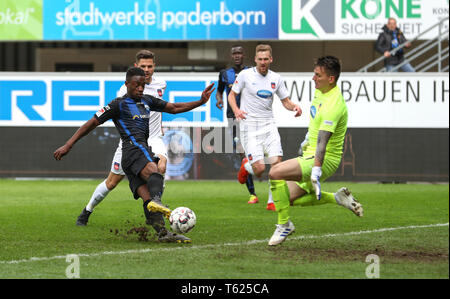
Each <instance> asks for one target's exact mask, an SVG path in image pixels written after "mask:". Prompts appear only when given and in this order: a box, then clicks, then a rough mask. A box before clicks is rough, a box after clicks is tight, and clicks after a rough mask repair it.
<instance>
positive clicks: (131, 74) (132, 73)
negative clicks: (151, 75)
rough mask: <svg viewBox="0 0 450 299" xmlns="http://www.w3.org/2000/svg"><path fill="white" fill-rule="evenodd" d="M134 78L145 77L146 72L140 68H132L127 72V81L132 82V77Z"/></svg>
mask: <svg viewBox="0 0 450 299" xmlns="http://www.w3.org/2000/svg"><path fill="white" fill-rule="evenodd" d="M134 76H142V77H145V72H144V70H143V69H141V68H139V67H130V68H129V69H128V70H127V75H126V80H127V81H130V80H131V78H132V77H134Z"/></svg>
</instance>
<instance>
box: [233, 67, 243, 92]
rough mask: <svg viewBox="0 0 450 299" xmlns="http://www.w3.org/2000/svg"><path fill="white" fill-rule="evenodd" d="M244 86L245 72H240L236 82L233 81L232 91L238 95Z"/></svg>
mask: <svg viewBox="0 0 450 299" xmlns="http://www.w3.org/2000/svg"><path fill="white" fill-rule="evenodd" d="M244 86H245V72H240V73H239V75H238V76H237V78H236V80H234V83H233V87H232V88H231V90H232V91H234V92H235V93H237V94H239V93H241V91H242V89H243V88H244Z"/></svg>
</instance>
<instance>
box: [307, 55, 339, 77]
mask: <svg viewBox="0 0 450 299" xmlns="http://www.w3.org/2000/svg"><path fill="white" fill-rule="evenodd" d="M317 66H319V67H323V68H324V70H325V73H326V74H327V75H328V76H334V77H335V78H336V80H335V82H337V81H338V79H339V76H340V74H341V62H340V61H339V59H338V58H336V57H334V56H323V57H320V58H318V59H317V60H316V62H315V63H314V67H317Z"/></svg>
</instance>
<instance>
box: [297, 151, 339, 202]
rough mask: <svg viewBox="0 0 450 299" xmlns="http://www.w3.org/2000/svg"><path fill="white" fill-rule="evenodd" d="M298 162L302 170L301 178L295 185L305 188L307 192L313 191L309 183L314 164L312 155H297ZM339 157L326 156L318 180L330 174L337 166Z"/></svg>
mask: <svg viewBox="0 0 450 299" xmlns="http://www.w3.org/2000/svg"><path fill="white" fill-rule="evenodd" d="M297 161H298V164H299V165H300V168H301V170H302V179H301V180H300V181H298V182H297V185H298V186H299V187H300V188H302V189H303V190H305V191H306V192H307V193H314V187H313V185H312V184H311V171H312V168H313V166H314V156H311V157H297ZM340 163H341V159H333V158H328V159H327V158H326V157H325V159H324V161H323V164H322V176H321V177H320V182H324V181H325V180H326V179H328V178H329V177H330V176H332V175H333V174H334V173H335V172H336V170H337V169H338V167H339V164H340Z"/></svg>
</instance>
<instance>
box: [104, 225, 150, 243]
mask: <svg viewBox="0 0 450 299" xmlns="http://www.w3.org/2000/svg"><path fill="white" fill-rule="evenodd" d="M109 232H111V233H113V234H114V235H116V236H118V237H121V238H124V239H130V238H136V236H137V240H138V241H139V242H150V241H156V240H157V237H156V233H154V232H153V229H152V232H150V231H149V229H148V227H146V226H145V225H137V226H136V225H134V226H133V227H132V228H130V229H117V228H115V229H110V230H109Z"/></svg>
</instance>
